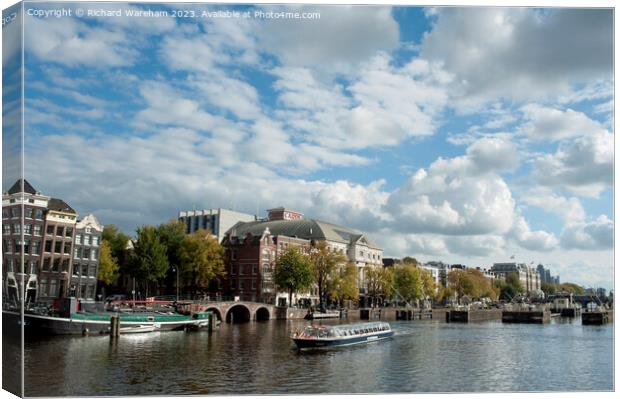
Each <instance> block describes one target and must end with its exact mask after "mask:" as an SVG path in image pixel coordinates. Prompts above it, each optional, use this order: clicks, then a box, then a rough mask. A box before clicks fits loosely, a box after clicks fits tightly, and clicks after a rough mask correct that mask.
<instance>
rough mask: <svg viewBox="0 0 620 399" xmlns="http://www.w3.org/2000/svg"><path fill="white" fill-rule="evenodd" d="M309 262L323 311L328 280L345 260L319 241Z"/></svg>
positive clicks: (341, 255) (338, 253)
mask: <svg viewBox="0 0 620 399" xmlns="http://www.w3.org/2000/svg"><path fill="white" fill-rule="evenodd" d="M310 260H311V262H312V271H313V273H314V281H315V282H316V284H317V286H318V289H319V302H320V304H319V307H320V308H321V309H323V308H324V305H325V292H326V291H325V288H326V287H327V284H328V282H329V281H330V279H332V278H333V275H334V273H335V272H336V270H337V268H338V267H339V266H341V265H343V264H344V263H345V262H346V261H347V258H346V257H345V256H344V255H343V254H341V253H340V252H337V251H336V250H334V249H332V248H330V247H329V246H328V245H327V243H326V242H325V241H319V242H318V243H317V244H316V245H315V246H314V248H312V249H311V251H310Z"/></svg>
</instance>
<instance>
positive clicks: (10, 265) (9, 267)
mask: <svg viewBox="0 0 620 399" xmlns="http://www.w3.org/2000/svg"><path fill="white" fill-rule="evenodd" d="M4 261H5V262H6V271H7V272H8V273H12V272H13V258H8V259H5V260H4Z"/></svg>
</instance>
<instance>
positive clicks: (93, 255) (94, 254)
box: [90, 249, 97, 260]
mask: <svg viewBox="0 0 620 399" xmlns="http://www.w3.org/2000/svg"><path fill="white" fill-rule="evenodd" d="M90 260H97V250H96V249H93V250H91V251H90Z"/></svg>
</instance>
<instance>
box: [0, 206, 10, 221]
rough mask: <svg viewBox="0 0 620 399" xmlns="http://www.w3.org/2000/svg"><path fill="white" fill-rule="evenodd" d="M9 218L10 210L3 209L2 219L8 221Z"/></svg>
mask: <svg viewBox="0 0 620 399" xmlns="http://www.w3.org/2000/svg"><path fill="white" fill-rule="evenodd" d="M8 218H9V209H8V208H2V219H8Z"/></svg>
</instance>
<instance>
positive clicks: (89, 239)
mask: <svg viewBox="0 0 620 399" xmlns="http://www.w3.org/2000/svg"><path fill="white" fill-rule="evenodd" d="M88 230H90V227H87V228H86V232H87V233H88V232H89V231H88ZM82 238H83V239H84V240H83V242H82ZM75 243H76V244H79V245H92V246H93V247H96V246H98V245H99V236H91V235H88V234H84V235H82V234H76V235H75Z"/></svg>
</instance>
